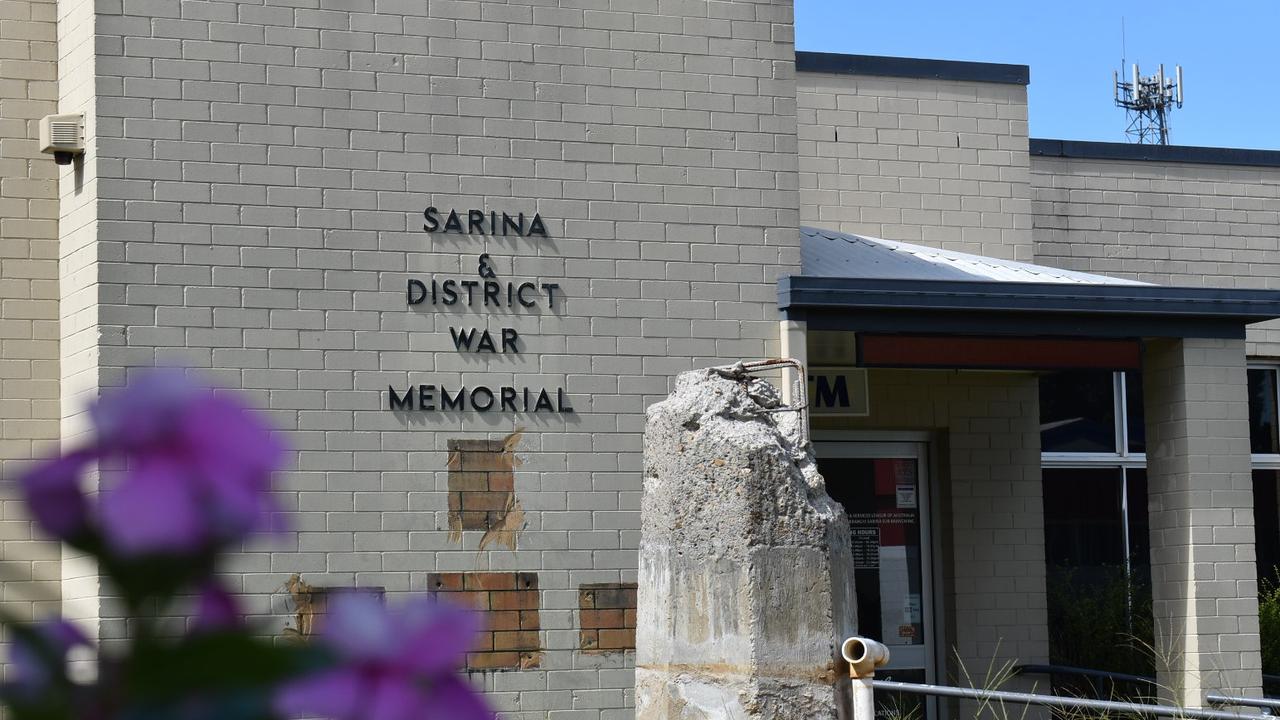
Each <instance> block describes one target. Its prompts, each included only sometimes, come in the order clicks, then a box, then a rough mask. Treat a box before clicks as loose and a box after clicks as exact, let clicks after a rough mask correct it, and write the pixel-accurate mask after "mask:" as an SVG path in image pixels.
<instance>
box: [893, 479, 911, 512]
mask: <svg viewBox="0 0 1280 720" xmlns="http://www.w3.org/2000/svg"><path fill="white" fill-rule="evenodd" d="M896 495H897V498H898V508H899V509H910V508H915V507H916V486H915V484H914V483H912V484H903V485H898V486H897V493H896Z"/></svg>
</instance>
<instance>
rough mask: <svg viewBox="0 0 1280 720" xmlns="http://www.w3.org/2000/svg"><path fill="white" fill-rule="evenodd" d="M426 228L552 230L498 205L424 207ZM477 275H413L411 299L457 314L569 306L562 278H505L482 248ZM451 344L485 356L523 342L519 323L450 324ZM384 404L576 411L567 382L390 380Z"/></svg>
mask: <svg viewBox="0 0 1280 720" xmlns="http://www.w3.org/2000/svg"><path fill="white" fill-rule="evenodd" d="M422 216H423V220H424V222H423V225H422V229H423V230H425V231H427V232H428V233H457V234H462V235H472V234H475V233H479V234H480V235H484V236H489V237H494V236H497V237H504V236H507V235H515V236H518V237H541V238H546V237H547V226H546V223H544V222H543V220H542V216H541V215H539V214H537V213H534V215H533V217H532V219H526V217H525V214H524V213H516V214H515V215H514V216H512V215H509V214H507V213H499V212H497V211H494V210H490V211H489V212H487V213H486V212H485V211H483V210H465V211H461V212H460V211H458V210H449V211H448V212H445V211H442V210H440V209H439V208H436V207H429V208H427V209H426V210H425V211H423V213H422ZM476 260H477V261H476V265H475V266H474V267H475V268H476V271H475V275H474V276H464V277H423V278H414V277H411V278H409V280H408V284H407V286H406V295H405V301H406V304H407V305H408V306H409V307H410V308H415V309H419V310H426V309H441V310H446V311H449V312H450V313H451V316H452V315H456V314H457V312H458V311H459V310H470V309H475V310H477V311H480V312H494V311H499V312H505V313H507V314H513V315H518V314H522V313H524V314H540V313H542V312H544V311H546V312H555V311H556V310H559V309H560V307H562V306H563V303H564V298H563V296H562V295H561V294H560V284H559V283H554V282H541V281H535V280H502V279H499V278H498V273H497V271H496V270H495V269H494V267H493V258H492V257H491V256H490V255H489V253H482V254H480V255H479V256H478V257H477V259H476ZM449 337H450V339H451V340H452V342H453V347H454V349H455V350H457V351H458V352H460V353H475V354H481V355H491V356H493V355H518V354H520V353H521V351H522V348H523V341H522V339H521V337H520V333H519V331H517V330H516V329H515V328H514V327H500V328H488V327H467V326H459V325H450V326H449ZM385 407H386V409H387V410H391V411H393V412H450V411H452V412H464V411H466V412H480V413H487V412H510V413H531V414H537V413H559V414H568V413H572V412H574V410H573V406H572V405H571V404H570V400H569V393H568V392H567V391H566V390H565V389H564V388H531V387H515V386H510V385H508V386H501V387H490V386H488V385H471V386H461V385H452V386H446V385H443V384H429V383H415V384H412V385H409V386H408V387H406V388H404V389H403V391H401V390H400V389H397V388H396V387H395V386H388V387H387V404H386V406H385Z"/></svg>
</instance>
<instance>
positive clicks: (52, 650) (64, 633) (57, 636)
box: [9, 619, 89, 699]
mask: <svg viewBox="0 0 1280 720" xmlns="http://www.w3.org/2000/svg"><path fill="white" fill-rule="evenodd" d="M31 631H32V632H33V634H34V636H28V635H18V636H16V637H15V638H14V640H13V644H12V645H11V646H10V648H9V661H10V662H11V663H12V665H13V671H12V675H11V676H10V682H9V685H10V686H11V688H13V690H14V691H15V692H16V694H17V695H18V696H20V697H24V698H27V699H34V698H36V697H39V696H40V695H42V694H44V692H45V691H47V690H49V689H50V687H51V686H52V685H53V681H54V678H55V676H56V674H61V673H62V672H64V671H63V670H62V669H61V668H63V667H65V665H66V662H67V654H68V653H69V652H71V649H72V648H74V647H78V646H84V647H88V646H89V639H88V638H87V637H85V636H84V633H82V632H80V629H79V628H77V627H76V626H75V625H72V624H71V623H69V622H67V621H66V620H60V619H58V620H46V621H44V622H42V623H40V624H38V625H36V626H34V627H32V628H31ZM33 641H34V642H33Z"/></svg>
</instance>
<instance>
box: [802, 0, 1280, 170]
mask: <svg viewBox="0 0 1280 720" xmlns="http://www.w3.org/2000/svg"><path fill="white" fill-rule="evenodd" d="M795 3H796V45H797V47H798V48H799V49H800V50H819V51H825V52H844V53H858V54H864V55H897V56H904V57H922V58H937V59H943V60H977V61H985V62H1004V63H1018V64H1022V65H1030V66H1031V86H1030V88H1029V89H1028V95H1029V104H1030V120H1031V136H1032V137H1041V138H1061V139H1071V140H1106V141H1112V142H1124V141H1125V136H1124V129H1125V116H1124V111H1123V110H1121V109H1119V108H1117V107H1115V106H1114V105H1113V103H1112V97H1111V72H1112V70H1115V69H1118V68H1119V66H1120V53H1121V42H1120V40H1121V35H1120V21H1121V17H1123V18H1124V26H1125V52H1126V55H1127V59H1128V62H1129V63H1131V64H1132V63H1133V62H1138V63H1139V64H1140V66H1141V68H1142V72H1143V74H1144V75H1147V74H1153V73H1154V72H1155V70H1156V67H1157V65H1159V64H1160V63H1164V64H1165V68H1166V71H1168V72H1172V68H1173V66H1174V65H1175V64H1181V65H1182V67H1183V72H1184V74H1185V78H1186V97H1185V100H1186V102H1185V104H1184V106H1183V107H1182V109H1181V110H1176V111H1175V112H1174V113H1173V117H1172V122H1171V127H1172V133H1171V137H1172V141H1173V143H1174V144H1178V145H1209V146H1218V147H1244V148H1265V149H1280V2H1278V1H1277V0H1251V1H1247V2H1246V1H1235V0H1217V1H1205V2H1187V1H1184V0H1173V1H1171V2H1165V3H1160V2H1154V3H1152V2H1135V3H1131V4H1123V3H1118V2H1100V1H1098V0H1072V1H1070V2H1053V3H1047V2H1040V1H1037V0H1022V1H1021V2H1012V1H1010V0H992V1H989V2H988V1H985V0H984V1H977V0H969V1H965V0H951V1H950V2H946V1H942V0H915V1H912V0H876V1H874V2H869V1H864V0H795Z"/></svg>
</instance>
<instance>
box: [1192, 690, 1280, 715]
mask: <svg viewBox="0 0 1280 720" xmlns="http://www.w3.org/2000/svg"><path fill="white" fill-rule="evenodd" d="M1204 699H1205V700H1207V701H1208V702H1209V704H1210V705H1238V706H1240V707H1256V708H1262V709H1263V714H1264V715H1271V714H1272V713H1270V712H1266V711H1268V710H1280V700H1275V699H1273V698H1251V697H1237V696H1235V695H1220V694H1218V693H1209V694H1208V695H1206V696H1205V698H1204Z"/></svg>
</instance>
